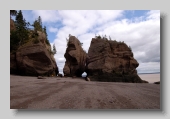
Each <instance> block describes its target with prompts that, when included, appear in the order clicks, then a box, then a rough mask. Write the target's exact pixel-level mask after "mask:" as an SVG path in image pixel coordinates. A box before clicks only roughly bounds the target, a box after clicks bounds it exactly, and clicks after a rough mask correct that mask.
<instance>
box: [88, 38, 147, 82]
mask: <svg viewBox="0 0 170 119" xmlns="http://www.w3.org/2000/svg"><path fill="white" fill-rule="evenodd" d="M138 66H139V63H138V62H137V61H136V60H135V59H134V57H133V53H132V51H131V48H130V47H128V46H127V45H126V44H125V43H124V42H117V41H112V40H107V39H102V38H97V37H96V38H92V41H91V44H90V48H89V51H88V56H87V63H86V72H87V76H88V77H89V78H90V79H91V80H97V81H110V82H137V83H142V82H145V81H143V80H141V79H140V77H139V76H138V75H137V70H136V68H137V67H138Z"/></svg>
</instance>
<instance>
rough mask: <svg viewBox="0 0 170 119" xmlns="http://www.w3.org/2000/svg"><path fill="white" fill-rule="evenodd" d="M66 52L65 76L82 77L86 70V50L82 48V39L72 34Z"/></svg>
mask: <svg viewBox="0 0 170 119" xmlns="http://www.w3.org/2000/svg"><path fill="white" fill-rule="evenodd" d="M67 46H68V47H67V49H66V52H65V54H64V57H65V58H66V62H65V66H64V68H63V72H64V76H77V77H81V75H82V73H83V72H84V71H85V63H86V52H85V51H84V50H83V49H82V47H81V43H80V41H79V40H78V39H77V38H76V37H75V36H70V38H69V40H68V44H67Z"/></svg>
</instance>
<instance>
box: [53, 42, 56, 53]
mask: <svg viewBox="0 0 170 119" xmlns="http://www.w3.org/2000/svg"><path fill="white" fill-rule="evenodd" d="M56 53H57V50H56V47H55V44H53V54H56Z"/></svg>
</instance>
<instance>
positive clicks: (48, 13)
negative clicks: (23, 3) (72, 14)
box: [32, 10, 60, 22]
mask: <svg viewBox="0 0 170 119" xmlns="http://www.w3.org/2000/svg"><path fill="white" fill-rule="evenodd" d="M32 14H34V17H35V18H38V16H41V18H42V22H56V21H58V20H60V17H59V16H58V11H54V10H33V11H32Z"/></svg>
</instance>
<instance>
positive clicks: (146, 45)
mask: <svg viewBox="0 0 170 119" xmlns="http://www.w3.org/2000/svg"><path fill="white" fill-rule="evenodd" d="M22 13H23V17H24V18H25V19H26V21H27V22H30V23H33V21H35V19H37V18H38V16H41V18H42V24H43V25H45V26H46V28H47V34H48V40H49V41H50V43H51V46H52V45H53V44H55V46H56V50H57V54H55V55H54V57H55V59H56V63H57V66H58V68H59V72H60V73H63V67H64V64H65V61H66V59H65V58H64V53H65V51H66V38H68V36H69V34H71V35H73V36H76V37H78V39H79V40H80V42H82V43H83V46H82V47H83V49H84V50H85V51H86V52H87V53H88V49H89V47H90V42H91V39H92V38H94V37H95V34H96V35H101V36H102V35H106V36H110V37H111V38H112V39H113V40H117V41H124V42H125V43H126V44H127V45H128V46H130V47H131V48H132V52H133V54H134V58H135V59H136V60H137V61H138V63H139V66H138V67H137V72H138V73H153V72H160V10H22Z"/></svg>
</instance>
